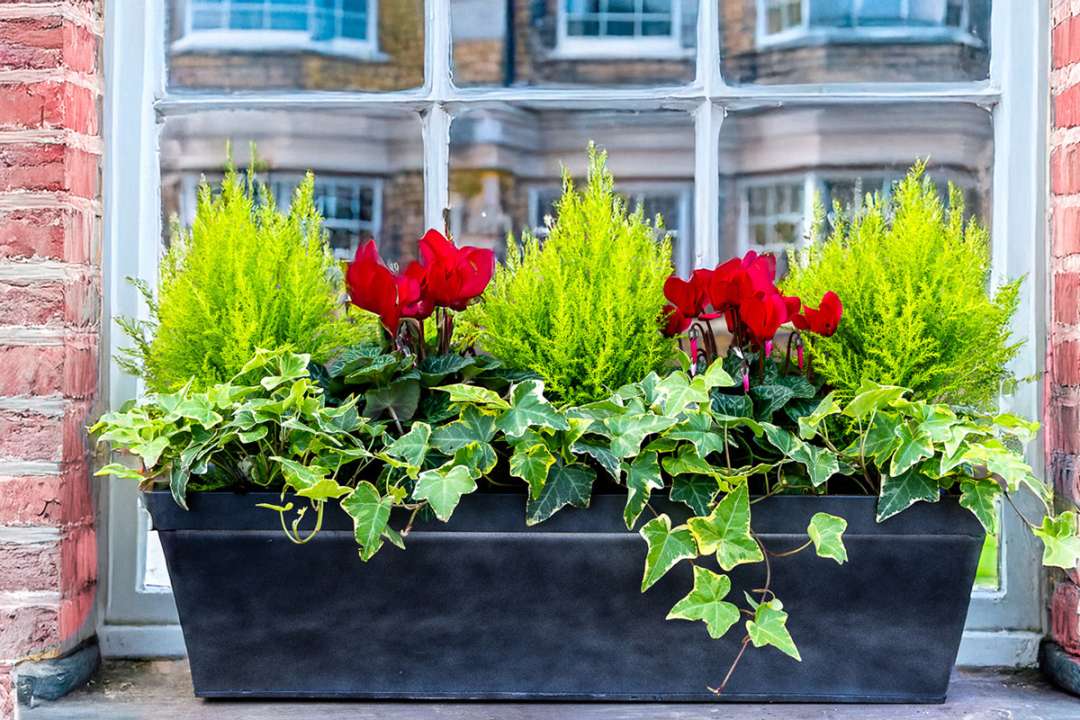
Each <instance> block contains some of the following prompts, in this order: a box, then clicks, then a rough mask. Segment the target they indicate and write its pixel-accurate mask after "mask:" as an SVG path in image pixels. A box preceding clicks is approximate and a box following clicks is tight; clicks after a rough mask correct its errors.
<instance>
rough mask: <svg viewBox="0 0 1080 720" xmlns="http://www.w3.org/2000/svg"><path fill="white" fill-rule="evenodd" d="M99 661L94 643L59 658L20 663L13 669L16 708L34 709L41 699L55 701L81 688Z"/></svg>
mask: <svg viewBox="0 0 1080 720" xmlns="http://www.w3.org/2000/svg"><path fill="white" fill-rule="evenodd" d="M100 662H101V654H100V653H99V652H98V646H97V643H90V644H88V645H84V646H83V647H82V648H80V649H78V650H76V651H75V652H73V653H71V654H70V655H65V656H64V657H62V658H56V659H55V660H41V661H38V662H26V663H21V664H20V665H18V666H17V667H16V668H15V690H16V696H17V697H18V702H19V705H21V706H23V707H34V706H35V705H37V704H38V702H39V701H41V700H59V699H60V698H62V697H63V696H65V695H67V694H68V693H69V692H71V691H72V690H74V689H75V688H77V687H80V686H82V685H85V684H86V682H87V681H88V680H89V679H90V676H92V675H93V674H94V671H96V670H97V669H98V665H99V664H100Z"/></svg>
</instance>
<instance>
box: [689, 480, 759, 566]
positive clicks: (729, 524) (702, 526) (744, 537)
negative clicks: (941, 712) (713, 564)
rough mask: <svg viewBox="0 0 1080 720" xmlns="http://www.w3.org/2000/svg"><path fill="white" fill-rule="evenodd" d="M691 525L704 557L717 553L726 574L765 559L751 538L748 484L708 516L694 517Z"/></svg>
mask: <svg viewBox="0 0 1080 720" xmlns="http://www.w3.org/2000/svg"><path fill="white" fill-rule="evenodd" d="M687 525H689V527H690V532H691V534H693V536H694V540H695V541H697V546H698V550H700V551H701V554H702V555H707V554H709V553H714V552H715V553H716V561H717V562H718V563H719V564H720V567H721V568H723V569H724V570H731V569H732V568H733V567H735V566H737V565H742V564H743V563H754V562H761V561H762V560H764V559H765V556H764V555H762V553H761V546H759V545H758V543H757V541H756V540H755V539H754V537H753V536H752V535H751V534H750V493H749V491H748V490H747V488H746V484H745V483H742V484H740V485H738V486H737V487H736V488H735V489H734V490H732V491H731V492H729V493H728V494H727V495H725V496H724V498H723V499H722V500H721V501H720V502H718V503H717V504H716V507H714V508H713V511H712V512H711V513H709V514H708V515H707V516H705V517H692V518H690V519H689V520H688V521H687Z"/></svg>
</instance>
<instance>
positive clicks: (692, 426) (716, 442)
mask: <svg viewBox="0 0 1080 720" xmlns="http://www.w3.org/2000/svg"><path fill="white" fill-rule="evenodd" d="M712 426H713V419H712V415H711V414H710V413H709V412H708V411H707V410H705V411H700V412H695V413H690V414H688V415H686V419H685V420H684V421H683V422H681V423H679V424H678V425H676V426H674V427H673V428H671V429H670V430H668V431H667V432H666V433H664V436H663V438H670V439H672V440H686V441H688V442H691V443H693V444H694V447H695V448H697V451H698V455H700V456H701V457H703V458H704V457H708V456H709V455H711V454H712V453H722V452H724V438H723V437H722V436H721V435H720V434H719V433H716V432H713V431H712ZM663 438H661V439H663Z"/></svg>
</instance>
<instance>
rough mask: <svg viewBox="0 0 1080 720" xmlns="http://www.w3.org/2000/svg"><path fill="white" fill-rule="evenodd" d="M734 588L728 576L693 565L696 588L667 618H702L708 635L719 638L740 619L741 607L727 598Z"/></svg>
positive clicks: (673, 608) (672, 609) (676, 605)
mask: <svg viewBox="0 0 1080 720" xmlns="http://www.w3.org/2000/svg"><path fill="white" fill-rule="evenodd" d="M730 590H731V580H730V579H729V578H728V576H727V575H720V574H718V573H714V572H713V571H712V570H709V569H707V568H703V567H699V566H697V565H695V566H694V589H693V590H691V591H690V594H689V595H687V596H686V597H684V598H683V599H682V600H680V601H679V602H677V603H675V606H674V607H672V608H671V612H669V613H668V615H667V619H668V620H701V621H702V622H704V623H705V627H706V628H707V629H708V631H709V637H711V638H713V639H714V640H715V639H719V638H721V637H723V636H724V634H725V633H726V632H727V631H728V630H730V629H731V626H732V625H734V624H735V623H737V622H738V621H739V608H738V607H736V606H735V605H733V604H732V603H729V602H727V601H725V600H724V598H725V597H727V594H728V592H730Z"/></svg>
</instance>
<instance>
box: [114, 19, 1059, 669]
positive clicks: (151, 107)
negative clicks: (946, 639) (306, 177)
mask: <svg viewBox="0 0 1080 720" xmlns="http://www.w3.org/2000/svg"><path fill="white" fill-rule="evenodd" d="M163 5H164V3H161V2H143V1H142V0H117V1H116V2H113V3H110V4H109V7H108V8H107V12H106V22H107V32H106V36H105V43H106V72H107V84H106V86H107V88H108V91H107V98H106V108H107V109H106V121H105V132H106V143H107V144H106V147H107V148H109V150H108V152H106V154H105V160H104V163H105V190H104V198H105V211H104V224H105V244H106V252H105V256H104V267H103V271H104V283H103V287H104V294H105V303H106V306H105V308H106V312H105V318H106V320H105V321H104V322H103V323H102V326H103V338H102V344H101V348H102V352H103V353H108V357H107V358H106V359H105V360H104V362H105V363H107V364H108V368H107V370H108V373H107V385H106V386H103V388H102V392H103V396H104V401H105V404H107V405H108V406H109V407H112V408H115V407H118V406H119V405H121V404H122V403H123V402H124V401H125V400H127V399H129V398H132V397H135V396H136V395H137V394H138V392H139V386H138V384H137V383H136V381H135V380H134V379H132V378H131V377H129V376H127V375H125V374H124V373H123V371H122V369H121V368H120V367H119V365H118V364H117V363H116V361H115V357H116V352H117V350H119V349H120V348H122V347H124V346H125V341H124V339H123V338H122V337H119V336H118V333H116V332H115V326H114V325H113V323H112V319H114V318H116V317H117V316H121V315H126V316H133V315H134V316H140V317H145V316H146V307H145V304H144V303H143V302H142V300H141V298H140V297H139V294H138V293H137V292H136V291H135V290H134V289H133V288H132V287H131V286H130V285H129V284H128V283H127V282H126V281H125V278H126V277H128V276H134V277H137V278H140V279H143V280H145V281H146V282H148V283H150V285H151V287H153V286H154V285H155V284H156V279H157V271H158V260H159V255H160V252H161V241H160V239H161V237H162V226H161V222H162V218H161V188H160V180H161V167H160V160H161V158H160V152H159V135H160V130H161V123H162V122H163V119H164V118H166V117H172V116H175V115H182V114H186V113H193V112H201V111H208V110H222V109H252V108H256V109H263V110H290V109H292V110H301V109H305V110H331V109H334V110H341V109H352V110H364V109H370V110H379V109H383V110H385V109H387V108H394V109H397V110H404V111H411V112H416V113H418V114H419V116H420V117H421V119H422V122H423V143H424V147H423V152H424V178H425V187H424V197H425V203H424V208H425V209H424V213H425V219H426V221H427V224H428V225H430V226H432V227H441V225H442V209H443V208H444V207H445V206H446V205H447V202H448V197H449V190H448V187H449V157H450V152H449V149H450V133H449V129H450V122H451V117H452V115H453V114H455V113H460V112H464V111H467V110H469V109H470V108H473V107H477V106H481V105H482V104H485V103H491V102H506V103H514V102H530V103H534V104H542V105H545V106H547V107H550V108H565V109H582V108H600V109H604V110H634V111H646V110H682V111H685V112H687V113H689V114H690V115H691V116H692V117H693V120H694V126H695V134H694V145H695V155H694V157H695V161H694V201H693V218H694V221H693V228H694V238H693V255H692V262H693V264H694V266H696V267H706V266H712V265H714V264H716V263H717V262H718V261H719V260H721V259H722V258H721V257H720V225H719V220H720V206H719V199H720V197H721V191H720V187H721V186H720V177H721V170H722V168H721V167H720V132H721V130H722V124H723V122H724V118H725V115H726V113H728V112H737V111H739V110H748V109H755V108H762V107H778V106H783V107H791V106H796V107H798V106H821V105H823V104H825V105H838V106H844V107H851V106H859V105H863V106H873V105H876V104H881V103H889V102H894V103H895V102H905V103H913V104H940V103H956V104H965V105H970V104H977V105H979V106H982V107H984V108H986V109H987V111H988V112H990V113H992V117H993V132H994V148H995V152H994V160H993V172H992V176H993V186H992V196H993V199H994V203H993V208H992V216H991V218H989V221H990V223H989V224H990V226H991V228H992V252H993V261H992V279H991V283H992V284H993V285H995V286H996V285H998V284H999V283H1000V282H1001V281H1002V280H1003V279H1004V278H1015V277H1020V276H1025V277H1026V278H1027V280H1026V281H1025V282H1024V284H1023V286H1022V289H1021V292H1020V302H1019V308H1018V311H1017V314H1016V318H1015V322H1014V328H1013V329H1014V332H1015V333H1016V337H1018V338H1023V339H1024V340H1026V344H1025V345H1024V347H1023V348H1022V350H1021V352H1020V354H1019V356H1018V357H1017V358H1016V360H1015V361H1014V362H1013V365H1012V368H1013V370H1014V371H1015V372H1016V374H1017V375H1018V376H1020V377H1026V376H1031V375H1033V374H1037V373H1040V372H1041V371H1042V369H1043V350H1044V348H1045V347H1046V317H1047V308H1046V304H1047V300H1046V298H1047V294H1046V279H1047V262H1048V261H1047V257H1046V243H1045V237H1046V197H1047V187H1048V181H1047V167H1046V166H1047V154H1046V152H1047V151H1046V147H1047V146H1046V135H1047V127H1048V116H1049V112H1048V108H1049V95H1048V87H1049V85H1048V78H1047V75H1048V67H1049V59H1048V58H1049V54H1048V47H1049V28H1050V21H1049V8H1048V7H1047V3H1034V4H1027V3H1020V2H1012V1H1010V0H997V2H995V3H994V9H993V16H992V32H991V40H992V43H991V45H992V47H993V48H994V52H993V53H992V55H991V59H990V78H989V80H986V81H976V82H949V83H893V84H882V85H871V84H869V83H855V84H824V85H815V86H799V85H773V86H734V85H727V84H726V83H725V82H724V81H723V79H722V78H721V76H720V72H719V70H720V65H719V61H718V58H719V47H720V45H719V41H720V39H719V33H718V32H717V28H718V27H719V17H718V16H717V12H718V10H719V3H716V2H702V3H701V4H700V8H699V13H698V35H697V48H696V53H697V55H696V62H697V73H696V77H695V79H694V81H693V82H691V83H689V84H687V85H672V86H658V87H650V88H634V87H582V88H574V89H552V88H543V87H540V88H536V87H510V88H491V89H477V88H469V89H458V88H456V87H454V85H453V83H452V81H451V68H450V29H449V24H448V23H447V22H445V18H448V17H449V16H450V14H449V0H428V4H427V9H426V19H427V30H426V33H425V36H426V40H425V44H426V48H425V64H426V73H425V84H424V86H423V87H421V88H418V89H414V90H406V91H402V92H304V93H298V92H266V93H258V94H253V93H243V94H228V93H220V92H209V93H198V94H196V93H183V94H169V93H167V91H166V84H165V71H164V58H165V47H164V45H165V39H164V38H165V18H164V10H163ZM1041 390H1042V384H1041V382H1039V383H1032V384H1027V385H1024V386H1022V387H1021V388H1020V389H1019V391H1018V392H1017V393H1016V394H1014V395H1012V396H1010V397H1008V398H1005V399H1004V402H1003V404H1004V406H1005V408H1006V409H1008V410H1010V411H1012V412H1017V413H1019V414H1021V415H1024V416H1026V417H1031V418H1037V419H1038V418H1041V411H1042V403H1041V397H1042V392H1041ZM1028 461H1029V462H1031V464H1032V465H1033V467H1034V469H1035V471H1036V473H1038V474H1040V476H1043V477H1045V472H1044V470H1045V467H1044V459H1043V453H1042V452H1041V449H1040V443H1039V442H1036V443H1033V444H1032V448H1031V450H1030V452H1029V454H1028ZM99 487H100V488H101V494H102V497H101V501H100V502H99V505H98V507H99V509H100V510H101V524H100V525H99V527H100V528H102V538H103V542H102V543H100V546H101V550H102V555H103V566H102V571H101V574H100V592H99V594H98V596H99V598H100V601H101V608H100V613H99V618H98V620H99V625H98V634H99V638H100V640H101V647H102V651H103V653H104V654H105V655H106V656H110V657H125V656H126V657H133V656H134V657H146V656H169V655H180V654H183V652H184V646H183V640H182V636H181V634H180V631H179V627H178V625H176V613H175V607H174V604H173V600H172V596H171V595H170V594H168V593H166V592H158V591H155V590H154V588H147V587H141V586H140V584H139V581H138V579H139V578H142V577H143V568H142V564H143V563H144V557H145V554H144V553H145V542H146V533H145V526H144V525H143V523H144V522H145V517H144V515H142V514H140V513H137V512H136V510H137V508H138V492H137V490H136V487H135V484H134V483H131V482H130V481H119V480H109V481H104V482H102V483H101V485H100V486H99ZM1018 504H1019V505H1020V507H1021V509H1022V510H1024V511H1025V512H1026V513H1029V516H1035V515H1037V512H1036V511H1037V505H1038V503H1037V501H1032V500H1027V499H1024V498H1022V499H1020V502H1019V503H1018ZM1004 527H1005V530H1004V533H1003V535H1002V542H1001V553H1000V578H1001V585H1000V587H999V588H998V589H997V590H993V591H985V590H977V591H975V592H974V593H973V594H972V600H971V605H970V608H969V613H968V623H967V629H966V630H965V633H964V639H963V642H962V644H961V648H960V658H959V662H960V663H961V664H966V665H1009V666H1017V665H1033V664H1035V662H1036V658H1037V652H1038V644H1039V641H1040V640H1041V639H1042V633H1043V629H1044V628H1045V626H1046V618H1045V610H1044V603H1045V588H1044V585H1045V578H1046V576H1045V574H1044V573H1043V572H1042V569H1041V567H1040V557H1041V550H1040V547H1039V545H1038V543H1037V541H1036V540H1034V539H1032V538H1031V537H1030V536H1029V534H1028V533H1026V532H1023V527H1022V525H1021V523H1020V521H1019V520H1017V519H1016V518H1015V516H1014V514H1013V513H1011V512H1009V511H1008V510H1006V511H1005V512H1004Z"/></svg>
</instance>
